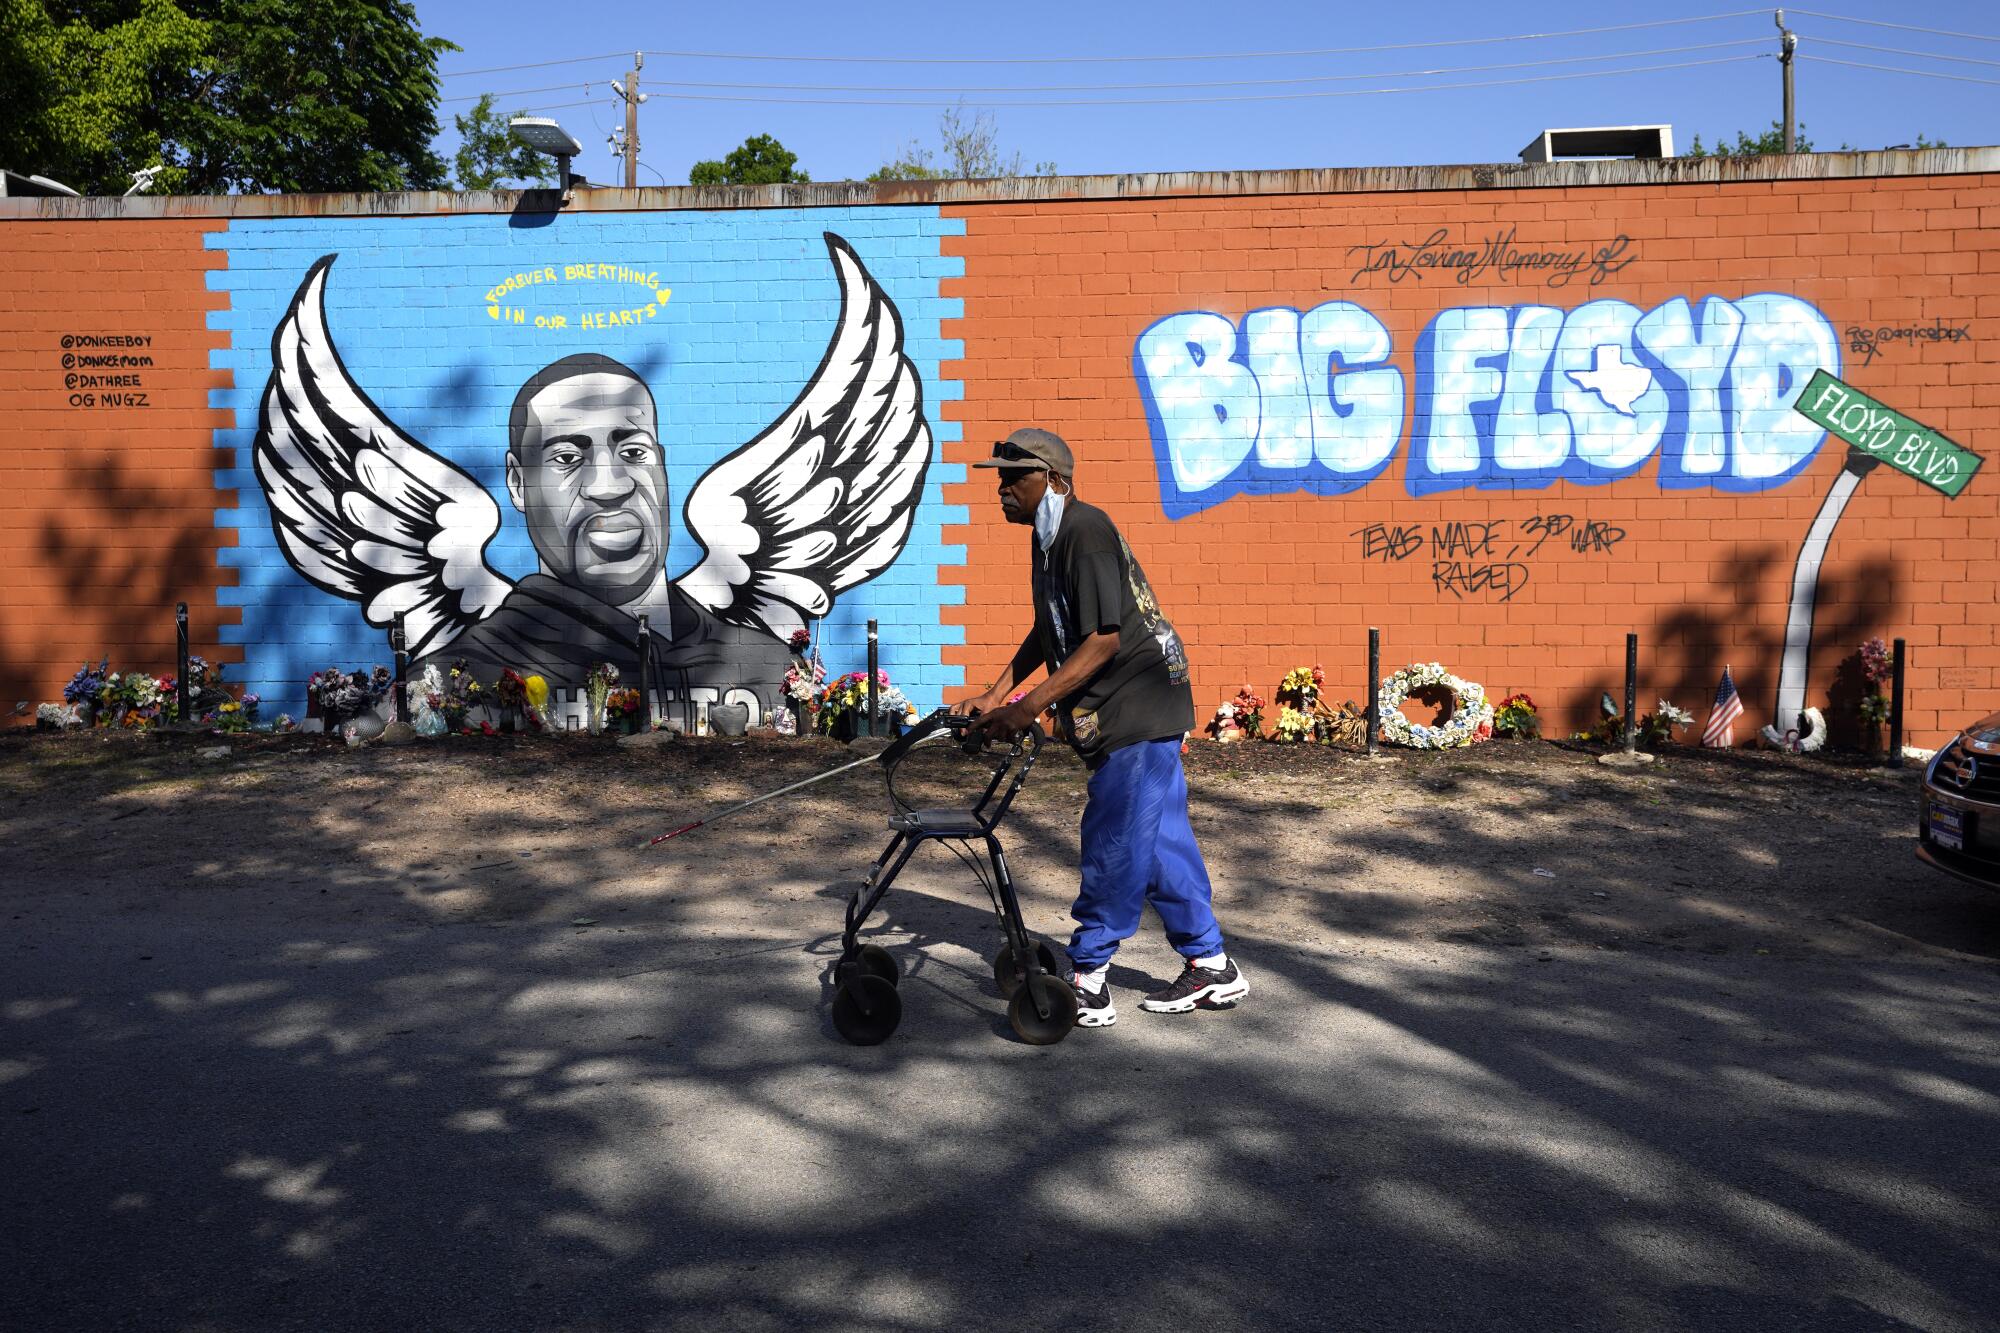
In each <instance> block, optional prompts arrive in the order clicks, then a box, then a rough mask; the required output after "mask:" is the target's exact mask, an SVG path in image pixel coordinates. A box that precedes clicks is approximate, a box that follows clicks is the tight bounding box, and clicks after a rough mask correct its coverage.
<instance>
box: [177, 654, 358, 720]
mask: <svg viewBox="0 0 2000 1333" xmlns="http://www.w3.org/2000/svg"><path fill="white" fill-rule="evenodd" d="M204 665H205V664H204ZM194 676H195V672H194V666H193V662H192V661H190V663H189V667H188V678H189V679H190V680H191V681H192V680H193V679H194ZM395 683H396V680H395V677H393V676H391V675H390V674H389V668H387V667H382V666H378V667H376V668H375V669H374V671H372V672H363V671H353V672H349V671H343V670H341V669H340V668H339V667H327V668H326V669H325V670H323V671H315V672H313V673H312V675H311V676H310V677H308V678H307V679H306V701H307V703H309V704H311V705H312V707H313V708H315V709H317V710H318V712H319V715H320V717H321V718H323V719H324V720H325V723H326V729H327V730H328V731H332V730H333V729H334V728H335V727H336V726H338V725H339V724H340V723H342V722H344V721H346V720H347V719H349V718H351V717H356V716H359V715H360V714H361V713H364V712H366V711H367V710H368V709H370V708H373V707H374V706H375V705H376V703H377V702H379V701H380V700H382V699H383V698H385V697H387V695H388V693H389V691H390V689H392V688H393V687H394V686H395Z"/></svg>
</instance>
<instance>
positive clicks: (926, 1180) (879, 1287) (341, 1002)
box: [0, 867, 2000, 1333]
mask: <svg viewBox="0 0 2000 1333" xmlns="http://www.w3.org/2000/svg"><path fill="white" fill-rule="evenodd" d="M745 873H746V875H748V874H750V873H751V871H750V868H748V867H746V868H745ZM776 887H777V888H783V887H784V886H776ZM960 887H963V888H964V889H966V890H967V892H959V891H958V889H959V888H960ZM763 891H764V892H765V893H766V894H768V898H769V903H768V910H765V911H763V912H761V913H758V914H737V915H736V916H734V917H732V918H728V919H730V920H733V921H734V922H735V924H734V925H731V926H728V927H726V928H724V927H715V928H707V929H703V930H700V931H691V930H690V929H688V928H687V926H686V925H685V923H684V922H681V921H677V919H675V918H673V917H672V913H671V909H669V908H667V907H666V906H665V905H664V904H657V903H649V902H647V901H644V900H635V901H632V902H630V903H627V904H625V905H623V906H617V907H606V908H605V909H604V911H603V914H602V915H601V916H599V917H595V918H582V919H583V920H587V921H589V922H590V924H587V925H577V924H568V923H562V924H556V923H549V922H546V921H528V920H506V921H484V922H479V921H474V922H465V923H446V924H412V923H410V922H408V921H397V922H387V923H383V924H379V925H370V924H368V923H367V921H366V919H365V917H360V918H357V919H356V920H355V921H353V922H351V923H350V924H347V925H344V926H338V927H329V926H327V925H326V924H325V923H324V922H321V923H318V924H312V925H305V926H301V925H289V926H288V925H285V924H283V923H281V922H273V921H270V920H266V919H264V918H262V917H258V916H254V915H251V916H246V917H244V918H242V919H234V920H230V919H222V920H218V919H216V918H215V916H214V914H212V913H200V912H191V911H186V910H183V908H181V907H177V906H174V905H171V904H163V905H162V906H161V907H160V908H159V910H156V911H150V910H127V911H123V912H118V913H106V914H102V915H92V914H89V913H81V914H80V913H76V912H67V911H66V912H61V913H49V914H47V915H46V917H38V915H37V914H36V913H33V912H26V913H19V914H16V915H15V919H13V920H12V921H9V922H8V923H7V925H8V935H7V940H6V944H5V946H4V951H3V953H0V956H4V958H5V968H4V978H0V1018H4V1022H0V1253H4V1255H5V1256H6V1262H5V1268H6V1272H7V1277H6V1280H5V1281H4V1283H0V1327H5V1328H7V1329H9V1330H21V1331H23V1333H27V1331H29V1330H108V1329H147V1330H153V1329H158V1330H177V1331H178V1330H186V1331H189V1333H194V1331H215V1333H235V1331H237V1330H282V1329H300V1330H348V1329H353V1330H378V1329H383V1330H386V1329H396V1330H403V1329H410V1330H416V1329H436V1330H503V1329H537V1330H539V1329H551V1330H554V1329H576V1330H585V1329H593V1330H594V1329H697V1328H699V1329H703V1330H715V1329H746V1330H747V1329H786V1328H824V1329H893V1330H930V1329H939V1330H942V1329H953V1330H956V1329H965V1328H977V1327H999V1326H1008V1327H1017V1328H1050V1329H1053V1328H1058V1327H1091V1328H1096V1329H1105V1330H1120V1329H1132V1330H1147V1331H1148V1333H1154V1331H1156V1330H1160V1329H1164V1328H1193V1329H1293V1328H1297V1329H1306V1328H1311V1329H1325V1328H1352V1329H1371V1330H1372V1329H1495V1330H1500V1329H1520V1330H1547V1329H1558V1328H1561V1329H1569V1328H1605V1329H1612V1328H1615V1329H1693V1330H1731V1329H1745V1330H1750V1329H1757V1330H1765V1329H1792V1328H1796V1329H1815V1330H1820V1329H1910V1328H1916V1329H1928V1330H1974V1329H1979V1328H1994V1327H1996V1326H2000V1316H1996V1315H1995V1313H1994V1312H1995V1311H1996V1310H2000V1226H1996V1222H2000V1168H1996V1160H2000V969H1996V967H1995V966H1994V964H1993V962H1992V960H1990V959H1953V958H1947V957H1930V956H1921V955H1920V956H1912V957H1899V958H1897V959H1893V960H1879V959H1876V960H1843V959H1819V958H1772V957H1764V956H1760V955H1758V954H1756V953H1752V952H1747V951H1745V952H1739V953H1732V954H1730V955H1727V956H1707V955H1702V954H1699V953H1686V954H1679V953H1668V954H1661V953H1657V952H1653V953H1642V952H1617V951H1608V950H1602V949H1589V948H1583V947H1553V948H1548V949H1521V948H1513V949H1509V948H1503V947H1485V948H1482V947H1451V948H1446V947H1443V946H1440V948H1439V949H1438V951H1437V952H1436V955H1435V957H1424V956H1421V950H1420V951H1419V952H1418V953H1416V954H1411V955H1409V956H1405V957H1397V958H1383V957H1378V956H1368V955H1364V954H1361V953H1358V952H1352V951H1343V950H1342V949H1341V948H1338V947H1335V946H1333V945H1329V944H1324V943H1319V942H1314V941H1309V940H1299V939H1291V938H1284V937H1282V935H1280V934H1277V933H1260V922H1259V921H1258V920H1256V919H1255V918H1254V917H1253V918H1252V919H1249V920H1240V921H1237V922H1235V923H1233V929H1234V930H1235V940H1234V948H1235V952H1236V954H1237V956H1238V958H1239V959H1240V960H1241V962H1242V964H1243V966H1244V968H1245V969H1246V971H1247V973H1248V975H1249V977H1250V979H1251V982H1252V985H1253V990H1252V993H1251V997H1250V999H1249V1000H1248V1001H1247V1002H1246V1003H1245V1004H1244V1005H1242V1006H1241V1007H1240V1008H1238V1009H1237V1010H1235V1011H1233V1012H1229V1013H1204V1014H1195V1015H1190V1016H1186V1017H1177V1018H1174V1017H1158V1016H1154V1015H1149V1014H1144V1013H1141V1012H1140V1011H1139V1009H1138V1007H1137V1004H1136V999H1137V995H1138V992H1139V991H1140V990H1141V989H1143V988H1144V987H1146V986H1147V985H1149V984H1159V983H1163V982H1164V981H1166V980H1167V979H1168V978H1169V977H1170V975H1171V973H1172V970H1173V964H1174V959H1173V957H1172V955H1171V954H1170V953H1169V952H1168V951H1167V950H1166V948H1165V947H1164V945H1163V944H1161V943H1160V942H1159V935H1158V928H1157V924H1156V923H1154V922H1152V921H1151V920H1150V918H1149V920H1148V923H1147V933H1146V934H1145V935H1143V936H1142V937H1141V941H1140V942H1138V943H1135V945H1134V946H1132V947H1130V948H1128V949H1127V951H1126V952H1125V953H1124V954H1123V955H1121V960H1120V962H1119V963H1118V965H1117V966H1116V967H1115V969H1114V972H1113V984H1114V985H1115V986H1117V987H1118V988H1119V989H1118V992H1117V994H1118V999H1119V1004H1120V1017H1119V1021H1118V1023H1117V1025H1116V1026H1115V1027H1114V1028H1112V1029H1110V1030H1107V1031H1078V1032H1076V1033H1074V1034H1072V1036H1071V1037H1070V1038H1069V1039H1068V1040H1067V1041H1065V1042H1063V1043H1062V1044H1060V1045H1056V1046H1051V1047H1030V1046H1026V1045H1023V1044H1021V1043H1020V1042H1018V1041H1017V1040H1016V1039H1015V1038H1014V1037H1013V1035H1012V1033H1011V1031H1010V1030H1009V1029H1008V1026H1007V1023H1006V1020H1005V1017H1004V1012H1003V1006H1002V1004H1001V1001H1000V999H999V997H998V994H997V991H996V989H995V987H994V984H993V981H992V979H991V976H990V972H989V962H988V960H989V959H990V957H991V954H992V952H993V949H994V947H995V945H996V943H997V939H996V935H995V930H994V927H993V922H992V918H991V915H990V913H989V912H988V911H987V909H986V907H985V905H984V904H983V902H982V901H981V900H980V897H979V894H978V891H977V889H976V887H973V886H971V885H970V884H969V883H968V884H966V885H964V886H956V885H955V884H954V883H953V882H952V880H951V878H950V876H949V875H947V874H940V875H939V876H937V877H935V878H934V879H932V880H929V881H926V882H925V884H924V885H921V886H914V887H912V888H910V889H908V890H900V889H899V891H898V893H897V894H895V895H893V897H892V907H893V909H894V910H893V912H892V915H891V918H890V922H891V929H890V930H889V931H887V932H886V933H885V934H884V935H882V936H881V937H880V938H881V939H882V942H884V943H886V944H887V945H889V947H890V948H891V950H892V952H894V953H895V954H896V955H897V956H898V957H899V959H900V960H901V962H902V965H903V967H904V969H905V972H906V974H907V975H906V977H905V979H904V981H903V983H902V993H903V995H904V997H905V1000H906V1014H905V1018H904V1021H903V1026H902V1028H901V1030H900V1031H899V1032H898V1033H897V1034H896V1035H895V1036H894V1037H893V1038H892V1039H891V1040H890V1041H889V1042H888V1043H886V1044H884V1045H882V1046H879V1047H873V1048H866V1049H863V1048H855V1047H850V1046H848V1045H846V1044H844V1043H842V1042H841V1041H840V1040H839V1039H838V1038H837V1037H836V1036H835V1035H834V1034H833V1031H832V1028H831V1025H830V1022H829V1020H828V1016H827V1008H828V1005H827V1000H828V991H827V989H826V973H827V968H828V964H829V963H830V961H831V959H832V956H833V953H834V950H835V946H836V940H835V938H834V936H833V933H832V932H834V931H835V930H836V929H837V926H838V922H839V902H838V899H837V898H835V897H831V896H828V894H827V893H826V892H824V891H819V892H815V891H813V890H812V889H810V888H808V887H805V886H795V891H793V892H773V891H772V886H768V885H767V886H765V887H764V890H763ZM1996 911H2000V903H1996ZM1048 924H1053V923H1048Z"/></svg>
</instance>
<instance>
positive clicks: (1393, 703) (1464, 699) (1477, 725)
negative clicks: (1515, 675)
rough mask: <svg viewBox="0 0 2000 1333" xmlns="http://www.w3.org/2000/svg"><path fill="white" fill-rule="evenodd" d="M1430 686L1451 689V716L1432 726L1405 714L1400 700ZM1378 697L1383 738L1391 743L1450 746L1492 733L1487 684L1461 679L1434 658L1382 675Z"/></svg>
mask: <svg viewBox="0 0 2000 1333" xmlns="http://www.w3.org/2000/svg"><path fill="white" fill-rule="evenodd" d="M1433 686H1442V687H1443V688H1445V689H1447V690H1450V691H1451V704H1452V708H1451V717H1450V718H1449V719H1448V720H1447V721H1445V722H1443V723H1440V724H1439V725H1437V726H1435V727H1431V726H1423V725H1421V724H1418V723H1415V722H1412V721H1410V720H1409V719H1408V718H1406V717H1404V716H1403V712H1402V704H1403V700H1405V699H1407V698H1409V697H1410V696H1411V695H1412V694H1415V693H1417V692H1418V691H1419V690H1425V689H1429V688H1431V687H1433ZM1379 698H1380V716H1381V719H1382V723H1381V725H1382V739H1383V740H1385V741H1388V742H1389V743H1390V744H1391V745H1407V746H1409V747H1411V748H1412V749H1416V750H1452V749H1456V748H1458V747H1459V746H1462V745H1471V744H1472V743H1474V742H1475V741H1483V740H1485V739H1487V738H1488V737H1490V736H1492V734H1493V705H1492V704H1490V703H1488V702H1487V701H1486V687H1485V686H1483V685H1481V684H1479V683H1478V682H1476V681H1470V680H1461V679H1459V678H1458V677H1457V676H1454V675H1452V674H1451V673H1450V672H1449V671H1446V670H1445V669H1444V668H1443V667H1442V666H1440V665H1438V664H1437V663H1436V662H1413V663H1411V664H1410V665H1409V666H1406V667H1404V668H1403V669H1402V670H1401V671H1398V672H1397V673H1396V674H1394V675H1393V676H1387V677H1385V678H1384V679H1383V681H1382V693H1381V695H1380V696H1379Z"/></svg>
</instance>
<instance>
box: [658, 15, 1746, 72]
mask: <svg viewBox="0 0 2000 1333" xmlns="http://www.w3.org/2000/svg"><path fill="white" fill-rule="evenodd" d="M1768 13H1770V11H1769V10H1767V9H1736V10H1731V11H1729V12H1728V13H1726V14H1702V15H1699V16H1697V17H1694V18H1683V19H1652V20H1650V21H1648V22H1645V23H1615V24H1611V25H1609V26H1606V27H1601V28H1571V29H1568V30H1566V31H1563V32H1517V33H1505V34H1503V35H1501V36H1498V37H1457V38H1452V39H1450V40H1447V41H1439V42H1397V43H1393V44H1391V45H1387V46H1335V47H1321V48H1318V49H1315V50H1308V51H1209V52H1203V53H1200V54H1196V55H1171V56H774V55H766V54H763V53H761V52H749V51H648V52H646V54H647V55H649V56H664V57H666V58H668V59H679V60H765V61H785V62H790V63H803V64H846V65H1117V64H1139V63H1150V62H1159V61H1174V60H1277V59H1283V58H1290V57H1299V56H1346V55H1360V54H1363V53H1367V52H1373V51H1424V50H1435V49H1437V48H1439V47H1446V46H1485V45H1490V44H1492V43H1494V42H1538V41H1548V40H1551V39H1554V38H1558V37H1592V36H1596V35H1598V34H1601V33H1607V32H1632V31H1635V30H1637V29H1640V28H1668V27H1674V26H1676V25H1680V24H1687V23H1714V22H1716V21H1718V20H1721V19H1737V18H1746V17H1749V16H1751V15H1757V16H1762V15H1765V14H1768Z"/></svg>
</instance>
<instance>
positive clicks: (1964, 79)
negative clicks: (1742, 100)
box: [1799, 55, 2000, 88]
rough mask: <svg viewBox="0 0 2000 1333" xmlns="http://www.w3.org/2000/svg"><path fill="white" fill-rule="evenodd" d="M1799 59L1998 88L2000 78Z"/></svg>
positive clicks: (1820, 58)
mask: <svg viewBox="0 0 2000 1333" xmlns="http://www.w3.org/2000/svg"><path fill="white" fill-rule="evenodd" d="M1799 59H1800V60H1810V61H1812V62H1813V63H1814V64H1815V65H1845V66H1847V67H1848V68H1849V69H1873V70H1879V71H1881V72H1882V73H1884V74H1914V75H1916V76H1917V77H1918V78H1920V79H1950V80H1952V81H1953V82H1954V83H1986V84H1991V85H1993V86H1994V87H1996V88H2000V79H1975V78H1974V77H1972V75H1970V74H1946V73H1944V72H1943V71H1942V70H1935V69H1898V68H1897V67H1896V66H1894V65H1865V64H1863V63H1862V62H1860V61H1859V60H1834V59H1832V58H1831V57H1829V56H1806V55H1802V56H1800V57H1799Z"/></svg>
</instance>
